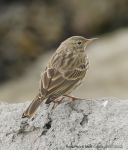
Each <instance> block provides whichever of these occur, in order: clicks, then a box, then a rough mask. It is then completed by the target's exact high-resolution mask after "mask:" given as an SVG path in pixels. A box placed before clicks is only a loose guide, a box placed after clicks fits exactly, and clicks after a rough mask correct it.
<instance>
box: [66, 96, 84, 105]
mask: <svg viewBox="0 0 128 150" xmlns="http://www.w3.org/2000/svg"><path fill="white" fill-rule="evenodd" d="M64 96H66V97H69V98H71V99H72V100H71V101H70V102H69V103H68V105H70V104H71V103H72V102H73V101H74V100H84V99H81V98H77V97H74V96H70V95H64Z"/></svg>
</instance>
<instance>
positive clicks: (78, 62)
mask: <svg viewBox="0 0 128 150" xmlns="http://www.w3.org/2000/svg"><path fill="white" fill-rule="evenodd" d="M96 39H97V38H91V39H87V38H84V37H82V36H72V37H70V38H68V39H66V40H65V41H63V42H62V43H61V44H60V46H59V47H58V49H57V50H56V51H55V53H54V54H53V56H52V57H51V59H50V61H49V62H48V64H47V66H46V68H45V70H44V72H43V73H42V74H41V79H40V86H39V92H38V94H37V96H36V98H35V99H34V100H33V101H32V102H31V104H30V105H29V107H28V108H27V109H26V110H25V111H24V113H23V114H22V116H21V118H26V117H27V118H28V119H31V118H32V117H33V116H34V114H35V112H36V111H37V109H38V107H39V106H40V105H41V103H42V102H43V101H44V100H45V99H46V102H45V104H49V103H51V102H53V107H52V108H54V105H55V103H57V102H60V101H61V100H63V99H64V97H69V98H72V100H71V102H69V103H68V104H71V103H72V101H74V100H78V99H79V98H76V97H73V96H70V93H71V92H73V91H74V90H75V89H77V88H78V87H79V86H80V85H81V84H82V83H83V81H84V79H85V76H86V73H87V70H88V68H89V60H88V57H87V55H86V50H85V49H86V46H87V45H88V44H89V43H90V42H92V41H94V40H96ZM61 97H62V98H61Z"/></svg>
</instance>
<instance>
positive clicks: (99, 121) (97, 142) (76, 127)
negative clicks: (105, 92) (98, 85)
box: [0, 97, 128, 150]
mask: <svg viewBox="0 0 128 150" xmlns="http://www.w3.org/2000/svg"><path fill="white" fill-rule="evenodd" d="M69 101H70V100H69V99H66V98H65V99H64V100H63V101H62V102H61V103H59V104H56V105H55V108H54V110H52V109H51V108H52V104H50V105H45V104H44V102H43V103H42V105H41V106H40V108H39V109H38V111H37V113H36V114H35V116H34V117H33V118H32V119H31V120H28V119H26V118H25V119H21V118H20V116H21V114H22V113H23V111H24V110H25V109H26V107H27V106H28V105H29V104H30V102H26V103H20V104H7V103H3V102H1V103H0V148H1V150H55V149H56V150H61V149H62V150H64V149H82V148H83V149H86V148H96V149H98V148H103V147H106V148H108V150H109V149H116V148H117V149H118V150H126V149H128V142H127V139H128V100H120V99H117V98H112V97H108V98H99V99H92V100H81V101H74V102H73V103H72V104H71V105H70V106H69V105H66V104H67V103H68V102H69Z"/></svg>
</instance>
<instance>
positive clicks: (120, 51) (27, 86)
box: [0, 0, 128, 103]
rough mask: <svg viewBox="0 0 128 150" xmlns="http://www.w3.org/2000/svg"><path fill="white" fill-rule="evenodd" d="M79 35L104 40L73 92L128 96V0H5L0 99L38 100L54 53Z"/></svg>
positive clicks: (0, 24) (0, 12) (91, 50)
mask: <svg viewBox="0 0 128 150" xmlns="http://www.w3.org/2000/svg"><path fill="white" fill-rule="evenodd" d="M74 35H80V36H84V37H86V38H99V39H98V40H96V41H95V42H93V43H91V44H90V45H88V47H87V51H86V53H87V55H88V57H89V60H90V68H89V71H88V73H87V76H86V79H85V81H84V84H83V85H82V86H81V87H80V88H79V89H78V90H76V91H75V92H74V93H73V95H75V96H77V97H80V98H85V99H93V98H99V97H110V96H112V97H118V98H120V99H127V98H128V91H127V90H128V1H127V0H114V1H108V0H104V1H103V0H96V1H94V0H81V1H79V0H70V1H67V0H66V1H59V0H0V101H3V102H8V103H19V102H25V101H31V100H33V99H34V98H35V96H36V94H37V92H38V88H39V80H40V74H41V72H42V71H43V70H44V68H45V66H46V64H47V63H48V61H49V59H50V57H51V56H52V54H53V53H54V52H55V50H56V48H57V47H58V46H59V44H60V43H61V42H62V41H63V40H65V39H66V38H68V37H70V36H74Z"/></svg>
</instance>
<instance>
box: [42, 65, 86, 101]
mask: <svg viewBox="0 0 128 150" xmlns="http://www.w3.org/2000/svg"><path fill="white" fill-rule="evenodd" d="M48 71H49V73H50V72H52V73H50V74H49V75H47V73H44V74H43V75H44V77H42V82H41V84H42V85H41V87H42V89H41V92H42V93H41V94H42V95H43V96H44V95H45V97H46V98H47V97H49V98H48V100H47V101H46V103H50V102H51V101H53V100H54V98H57V97H59V96H61V95H64V94H65V93H66V92H67V91H68V90H70V88H72V86H74V85H75V84H76V83H77V82H78V81H79V80H80V79H81V78H82V76H85V74H86V67H85V66H84V65H80V66H79V67H77V68H76V69H73V70H70V71H63V72H59V71H55V70H54V73H53V71H50V70H49V69H48ZM46 72H47V70H46ZM48 77H51V78H49V79H47V78H48ZM44 79H45V80H46V81H44ZM48 81H49V83H48ZM43 82H44V83H43ZM55 95H56V96H55ZM50 97H51V98H50Z"/></svg>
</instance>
